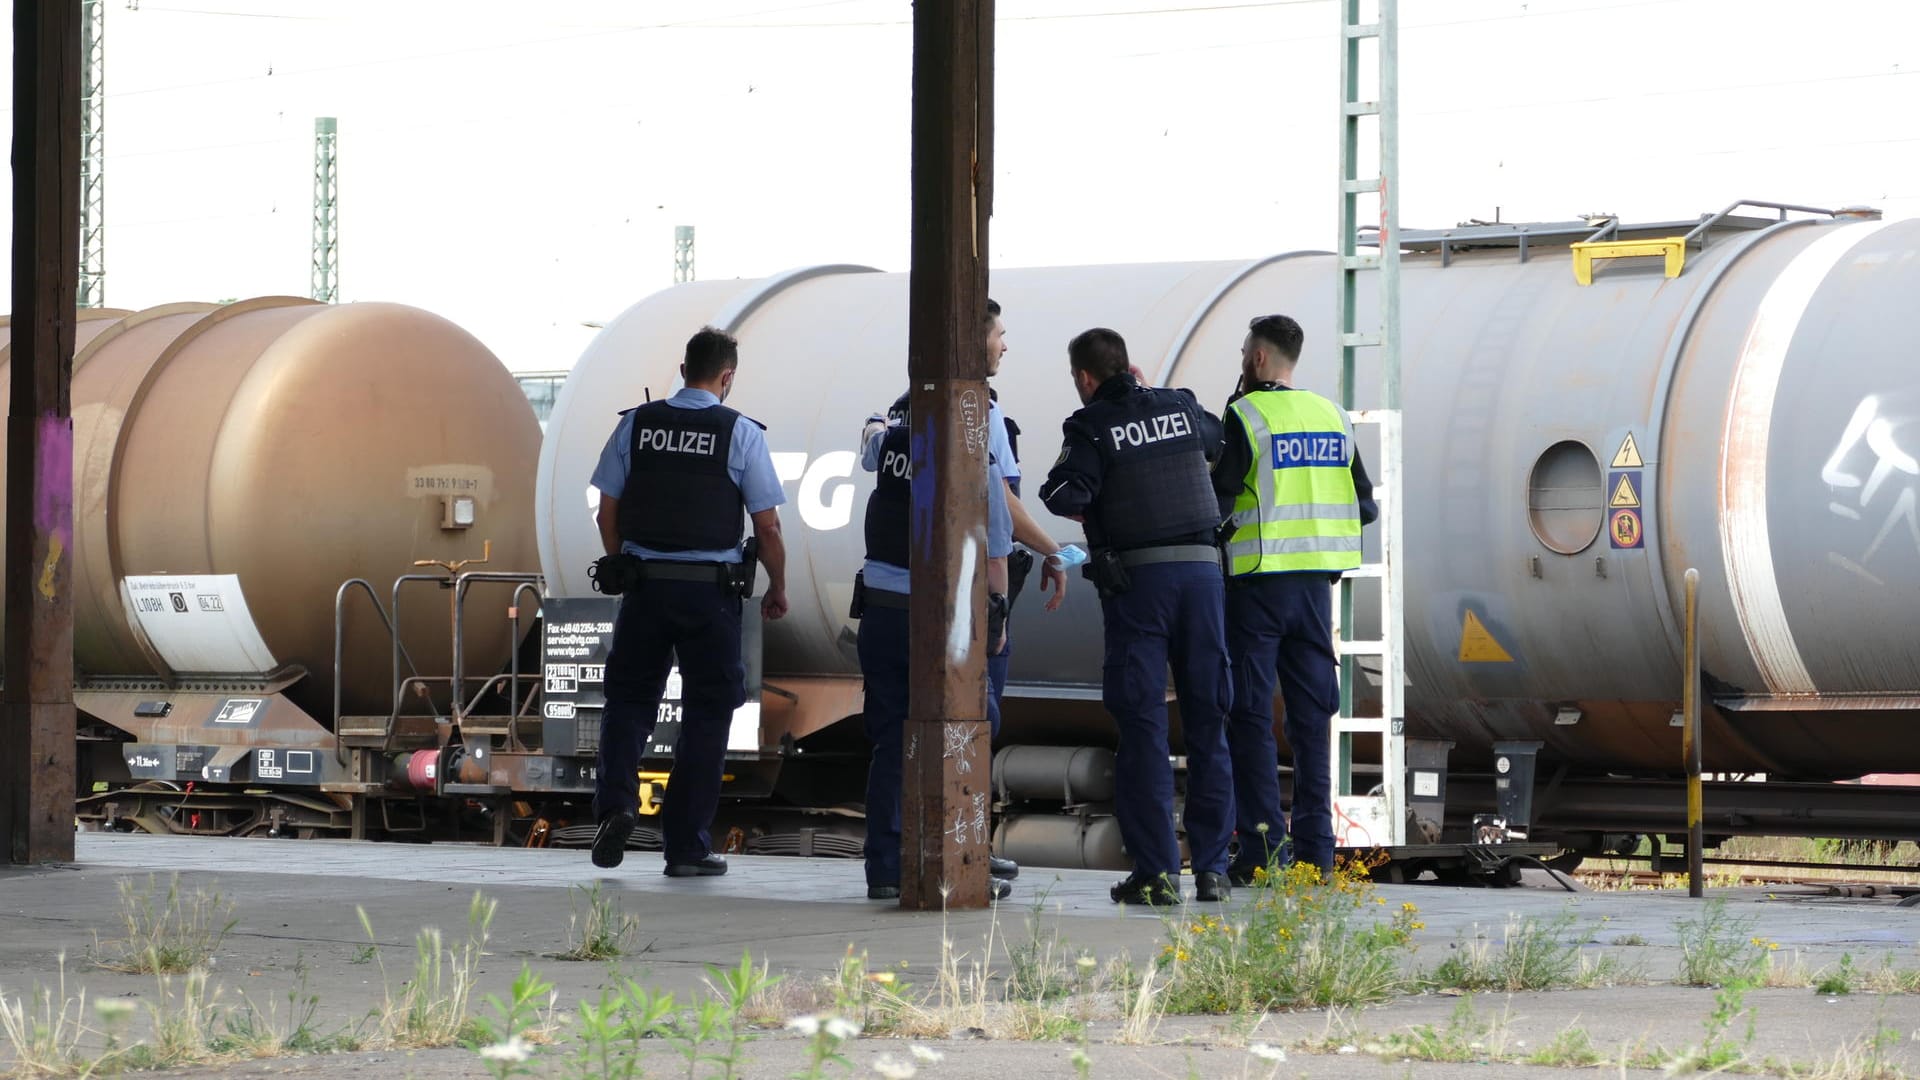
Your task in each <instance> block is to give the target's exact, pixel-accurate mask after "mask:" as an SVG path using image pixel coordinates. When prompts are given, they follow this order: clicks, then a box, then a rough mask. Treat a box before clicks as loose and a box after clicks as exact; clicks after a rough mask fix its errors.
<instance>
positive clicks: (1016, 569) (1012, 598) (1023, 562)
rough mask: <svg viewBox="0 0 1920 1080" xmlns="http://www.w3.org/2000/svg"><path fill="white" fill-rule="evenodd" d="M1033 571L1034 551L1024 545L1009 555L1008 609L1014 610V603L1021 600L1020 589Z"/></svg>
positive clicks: (1024, 585) (1010, 611)
mask: <svg viewBox="0 0 1920 1080" xmlns="http://www.w3.org/2000/svg"><path fill="white" fill-rule="evenodd" d="M1032 572H1033V552H1031V551H1028V550H1027V549H1026V548H1024V547H1016V548H1014V549H1013V554H1011V555H1009V556H1007V611H1008V613H1009V614H1011V613H1012V611H1013V605H1015V604H1017V603H1019V602H1020V590H1021V589H1023V588H1025V587H1026V585H1027V575H1028V574H1030V573H1032Z"/></svg>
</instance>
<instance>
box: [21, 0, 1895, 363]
mask: <svg viewBox="0 0 1920 1080" xmlns="http://www.w3.org/2000/svg"><path fill="white" fill-rule="evenodd" d="M999 15H1000V24H999V28H998V35H999V54H998V91H997V93H998V101H999V115H998V143H997V153H998V158H999V169H998V178H997V179H998V191H997V200H998V201H997V206H996V214H995V217H994V219H993V226H992V227H993V235H992V247H993V259H994V264H995V265H996V266H1036V265H1059V264H1070V263H1105V262H1139V261H1155V260H1171V259H1196V258H1198V259H1207V258H1238V257H1242V256H1253V255H1257V254H1261V253H1266V252H1271V251H1276V250H1285V249H1289V248H1300V247H1316V248H1325V247H1330V246H1331V245H1332V244H1333V243H1334V211H1335V197H1334V195H1333V191H1334V187H1333V185H1334V181H1335V172H1334V170H1335V150H1336V147H1337V137H1338V133H1337V128H1336V125H1335V109H1336V102H1337V95H1338V88H1337V86H1336V70H1337V68H1336V64H1337V60H1338V52H1337V45H1336V38H1335V36H1334V33H1335V29H1336V20H1337V18H1338V15H1337V8H1336V6H1335V2H1334V0H1267V2H1264V3H1263V2H1253V0H1214V2H1205V0H1000V3H999ZM911 17H912V9H911V6H910V4H909V3H908V2H907V0H566V2H553V3H530V2H527V0H460V2H457V3H456V2H450V0H108V8H107V13H106V27H107V28H106V40H107V77H106V87H107V91H108V101H107V121H106V124H107V141H106V151H107V155H108V162H107V275H108V276H107V289H106V296H107V302H108V303H109V304H111V305H113V306H116V307H135V308H138V307H144V306H148V305H152V304H159V303H165V302H169V301H174V300H189V299H191V300H219V299H223V298H226V297H245V296H252V295H259V294H264V293H292V294H297V295H305V294H306V293H307V291H308V254H309V236H310V210H311V200H312V180H311V174H312V131H313V119H314V117H315V116H319V115H331V116H337V117H338V118H339V125H340V159H341V164H340V169H341V210H340V216H341V245H340V246H341V283H342V290H341V291H342V299H344V300H392V301H400V302H404V303H410V304H415V305H418V306H421V307H424V308H427V309H429V310H432V311H434V312H437V313H439V314H441V315H444V316H446V317H448V318H450V319H452V320H454V321H455V322H458V323H460V324H461V325H462V326H465V327H466V328H467V329H468V330H470V331H472V332H473V333H475V334H476V335H478V336H479V337H480V338H481V340H483V341H485V342H486V343H487V344H488V345H489V346H490V347H491V348H492V349H493V350H494V351H495V352H496V353H497V354H498V355H499V356H500V357H501V359H502V360H503V361H505V362H506V363H507V364H508V365H509V366H510V367H513V368H515V369H518V370H532V369H541V368H565V367H568V366H570V365H571V364H572V362H573V360H574V359H575V358H576V357H577V355H578V354H579V352H580V350H581V349H582V348H583V347H584V346H585V345H586V343H587V341H588V339H589V338H590V337H591V336H592V334H593V331H592V330H590V329H586V328H584V327H582V326H581V325H580V324H581V323H583V322H598V321H605V320H608V319H611V318H612V317H613V316H614V315H615V314H617V313H618V312H619V311H621V310H622V309H624V308H625V307H627V306H628V305H630V304H632V303H633V302H635V301H637V300H639V299H641V298H643V297H645V296H646V295H647V294H649V293H651V292H653V291H655V290H657V289H660V288H664V287H666V286H667V285H669V284H671V281H672V234H673V227H674V226H675V225H679V224H691V225H694V226H695V227H696V228H697V230H698V246H697V260H698V264H697V272H698V275H699V276H700V277H701V278H720V277H755V276H760V275H764V274H767V273H771V272H774V271H777V270H780V269H782V268H785V267H790V266H795V265H800V264H806V263H818V262H843V261H844V262H863V263H867V264H870V265H875V266H879V267H882V268H883V269H889V270H904V269H906V264H907V253H908V187H907V185H908V157H907V155H908V140H909V128H908V104H909V72H910V64H911V29H910V25H909V20H910V19H911ZM1401 19H1402V25H1403V32H1402V46H1401V85H1402V98H1401V102H1402V118H1401V136H1402V143H1403V150H1402V180H1401V185H1400V191H1401V217H1402V221H1403V223H1404V224H1405V225H1406V226H1407V227H1409V228H1414V227H1431V226H1441V225H1450V224H1453V223H1455V222H1458V221H1461V220H1464V219H1467V218H1470V217H1480V218H1491V217H1492V216H1493V215H1494V213H1495V210H1496V208H1498V210H1499V213H1500V215H1501V217H1502V218H1504V219H1506V220H1516V219H1530V220H1549V219H1551V220H1563V219H1566V218H1570V217H1574V216H1578V215H1581V214H1586V213H1590V212H1614V213H1619V214H1622V215H1625V216H1627V217H1629V218H1634V219H1640V220H1653V219H1662V220H1664V219H1671V218H1680V217H1692V216H1694V215H1696V214H1698V213H1700V212H1703V211H1710V210H1714V209H1718V208H1719V207H1720V206H1722V205H1724V204H1725V203H1727V202H1730V201H1732V200H1734V199H1736V198H1742V197H1745V198H1760V199H1772V200H1780V201H1786V202H1800V203H1810V204H1813V205H1826V206H1839V205H1844V204H1849V203H1867V204H1870V205H1875V206H1878V207H1881V208H1882V209H1883V210H1885V211H1886V212H1887V213H1888V214H1889V216H1902V217H1905V216H1914V215H1915V214H1916V213H1920V77H1917V76H1920V3H1916V2H1914V0H1857V2H1855V3H1851V4H1849V5H1847V11H1846V13H1845V16H1844V17H1836V13H1835V12H1834V11H1833V10H1832V9H1829V8H1823V7H1821V6H1819V5H1812V4H1804V3H1793V4H1788V3H1785V2H1778V3H1766V2H1764V0H1760V2H1756V0H1524V2H1522V0H1401ZM6 29H7V28H6V27H0V32H4V31H5V30H6ZM7 48H8V55H9V56H10V55H11V43H10V42H9V43H8V47H7ZM10 91H11V84H10V82H9V83H7V84H5V85H0V94H10ZM0 104H6V102H5V101H4V99H0ZM9 122H10V117H9ZM0 182H10V176H7V177H6V178H5V180H4V181H0ZM0 205H5V206H10V205H11V204H10V202H9V203H6V204H0ZM6 272H7V267H6V266H5V264H4V261H3V260H0V275H3V274H5V273H6Z"/></svg>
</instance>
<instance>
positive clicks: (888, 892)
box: [867, 885, 900, 900]
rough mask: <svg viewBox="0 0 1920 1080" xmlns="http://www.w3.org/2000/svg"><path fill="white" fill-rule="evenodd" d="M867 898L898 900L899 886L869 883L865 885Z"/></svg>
mask: <svg viewBox="0 0 1920 1080" xmlns="http://www.w3.org/2000/svg"><path fill="white" fill-rule="evenodd" d="M867 899H869V900H898V899H900V886H898V885H869V886H867Z"/></svg>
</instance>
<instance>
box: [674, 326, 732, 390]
mask: <svg viewBox="0 0 1920 1080" xmlns="http://www.w3.org/2000/svg"><path fill="white" fill-rule="evenodd" d="M739 366H740V343H739V342H737V341H735V340H734V339H733V335H732V334H729V333H727V332H726V331H724V330H715V329H714V328H713V327H711V326H703V327H701V328H700V332H699V333H697V334H695V335H693V337H691V338H688V339H687V357H686V359H685V360H684V361H682V362H681V364H680V377H681V378H682V379H684V380H686V384H687V386H688V387H689V388H691V389H695V390H710V391H712V392H713V393H714V395H715V396H717V397H719V399H720V400H721V401H725V400H727V395H728V394H729V393H731V392H732V391H733V373H734V371H735V369H736V368H738V367H739Z"/></svg>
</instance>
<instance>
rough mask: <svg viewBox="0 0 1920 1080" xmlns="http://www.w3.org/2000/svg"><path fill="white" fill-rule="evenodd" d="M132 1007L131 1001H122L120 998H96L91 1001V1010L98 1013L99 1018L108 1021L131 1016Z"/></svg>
mask: <svg viewBox="0 0 1920 1080" xmlns="http://www.w3.org/2000/svg"><path fill="white" fill-rule="evenodd" d="M133 1008H134V1006H133V1002H131V1001H123V1000H121V999H120V998H96V999H94V1002H93V1011H94V1012H97V1013H99V1014H100V1019H102V1020H105V1021H107V1022H108V1023H112V1022H113V1021H115V1020H124V1019H126V1018H127V1017H129V1016H132V1015H133Z"/></svg>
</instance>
